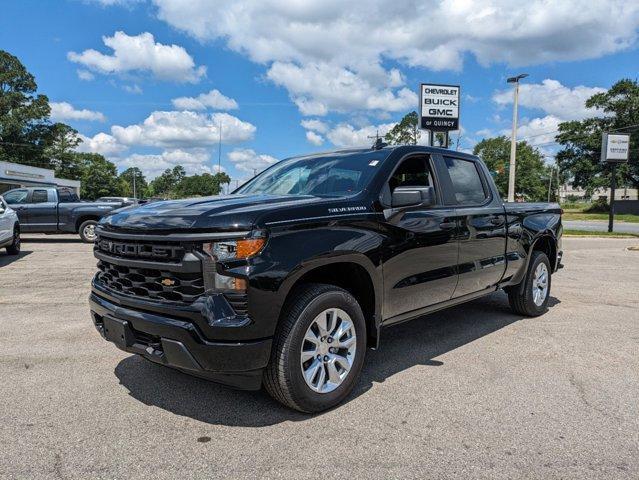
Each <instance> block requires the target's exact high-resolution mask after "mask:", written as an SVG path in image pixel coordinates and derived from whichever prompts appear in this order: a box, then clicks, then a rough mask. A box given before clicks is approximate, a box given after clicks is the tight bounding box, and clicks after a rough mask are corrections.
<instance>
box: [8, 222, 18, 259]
mask: <svg viewBox="0 0 639 480" xmlns="http://www.w3.org/2000/svg"><path fill="white" fill-rule="evenodd" d="M7 253H8V254H9V255H19V254H20V229H19V228H18V227H17V226H16V227H15V228H14V229H13V242H11V245H9V246H8V247H7Z"/></svg>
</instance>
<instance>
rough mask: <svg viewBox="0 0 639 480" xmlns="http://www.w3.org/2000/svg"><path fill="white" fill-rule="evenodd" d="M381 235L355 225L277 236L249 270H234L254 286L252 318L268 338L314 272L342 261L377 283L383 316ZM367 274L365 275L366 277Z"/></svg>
mask: <svg viewBox="0 0 639 480" xmlns="http://www.w3.org/2000/svg"><path fill="white" fill-rule="evenodd" d="M382 238H383V237H382V235H381V234H380V233H379V232H375V231H371V230H367V229H365V228H361V226H359V227H357V228H354V227H353V226H341V225H340V226H337V225H335V224H332V225H324V226H315V227H309V228H300V229H290V230H285V231H281V232H277V231H276V232H271V235H270V236H269V238H268V241H267V245H266V247H265V249H264V251H263V252H262V254H260V255H259V256H258V257H256V258H254V259H251V260H250V261H249V262H248V266H245V267H236V268H233V269H231V270H228V273H229V274H231V275H237V276H243V277H244V278H246V279H247V280H248V286H249V292H248V294H249V299H248V300H249V302H248V304H249V314H250V316H251V317H252V318H254V319H255V321H256V322H260V323H262V325H261V326H260V328H258V330H259V331H260V333H261V334H263V336H264V337H267V336H271V335H273V333H274V332H275V329H276V327H277V322H278V321H279V317H280V313H281V310H282V308H283V306H284V303H285V302H286V299H287V297H288V295H289V294H290V292H291V290H292V289H293V288H294V286H295V284H296V283H297V282H298V281H299V280H300V279H301V278H302V277H303V276H305V275H307V274H308V273H309V272H313V270H315V269H317V268H320V267H325V266H327V265H334V264H338V263H350V264H354V265H357V266H358V267H361V269H362V270H363V272H366V274H367V275H368V277H369V278H370V281H371V284H372V285H373V291H374V294H375V301H374V315H375V320H376V322H378V321H379V319H380V318H381V308H382V298H383V295H382V291H383V284H382V273H381V267H378V266H379V265H380V258H381V255H380V252H381V245H382ZM363 272H362V273H363Z"/></svg>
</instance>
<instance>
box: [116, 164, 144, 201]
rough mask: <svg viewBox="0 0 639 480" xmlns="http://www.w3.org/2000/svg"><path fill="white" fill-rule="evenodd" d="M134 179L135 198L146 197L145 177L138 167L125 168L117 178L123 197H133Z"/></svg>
mask: <svg viewBox="0 0 639 480" xmlns="http://www.w3.org/2000/svg"><path fill="white" fill-rule="evenodd" d="M134 178H135V194H136V195H137V198H144V197H146V196H148V184H147V182H146V177H145V176H144V174H143V173H142V171H141V170H140V169H139V168H138V167H130V168H127V169H126V170H125V171H124V172H122V173H121V174H120V176H119V181H120V182H119V183H120V191H121V192H122V195H123V196H125V197H133V196H134V195H133V179H134Z"/></svg>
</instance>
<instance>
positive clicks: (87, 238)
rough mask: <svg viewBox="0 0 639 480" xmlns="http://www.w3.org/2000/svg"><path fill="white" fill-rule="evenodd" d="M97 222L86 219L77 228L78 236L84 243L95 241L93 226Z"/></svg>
mask: <svg viewBox="0 0 639 480" xmlns="http://www.w3.org/2000/svg"><path fill="white" fill-rule="evenodd" d="M97 224H98V222H96V221H95V220H87V221H85V222H82V224H81V225H80V229H79V232H78V233H79V234H80V238H81V239H82V241H83V242H85V243H93V242H95V236H96V235H95V227H96V225H97Z"/></svg>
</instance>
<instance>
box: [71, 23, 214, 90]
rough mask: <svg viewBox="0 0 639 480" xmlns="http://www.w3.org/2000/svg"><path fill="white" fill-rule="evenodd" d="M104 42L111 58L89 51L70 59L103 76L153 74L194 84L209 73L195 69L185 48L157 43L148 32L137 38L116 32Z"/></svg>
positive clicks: (202, 69) (160, 77)
mask: <svg viewBox="0 0 639 480" xmlns="http://www.w3.org/2000/svg"><path fill="white" fill-rule="evenodd" d="M102 41H103V42H104V44H105V45H106V46H107V47H109V48H111V49H112V50H113V54H112V55H106V54H104V53H100V52H98V51H97V50H93V49H89V50H85V51H84V52H82V53H76V52H69V53H68V54H67V58H68V59H69V60H71V61H72V62H75V63H79V64H81V65H83V66H84V67H85V68H87V69H89V70H93V71H95V72H99V73H103V74H122V73H126V72H151V73H152V74H153V75H154V76H155V77H156V78H158V79H160V80H172V81H176V82H191V83H195V82H197V81H199V80H200V78H202V77H203V76H204V75H205V74H206V67H204V66H196V65H195V62H194V60H193V58H192V57H191V56H190V55H189V54H188V52H187V51H186V50H185V49H184V48H183V47H180V46H178V45H163V44H161V43H156V42H155V39H154V38H153V35H151V34H150V33H148V32H145V33H141V34H139V35H134V36H130V35H127V34H126V33H124V32H115V34H114V35H113V36H112V37H106V36H105V37H102Z"/></svg>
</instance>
